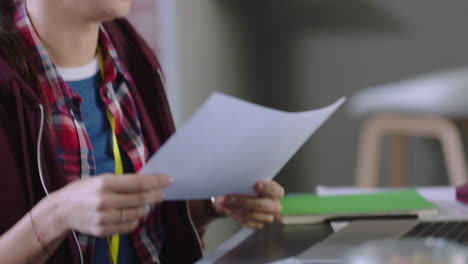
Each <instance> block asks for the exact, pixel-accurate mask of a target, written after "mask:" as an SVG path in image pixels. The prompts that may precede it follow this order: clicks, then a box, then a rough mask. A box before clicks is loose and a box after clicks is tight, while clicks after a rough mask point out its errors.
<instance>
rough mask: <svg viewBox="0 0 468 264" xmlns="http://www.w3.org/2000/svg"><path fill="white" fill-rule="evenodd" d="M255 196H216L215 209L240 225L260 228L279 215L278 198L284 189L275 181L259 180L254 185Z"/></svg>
mask: <svg viewBox="0 0 468 264" xmlns="http://www.w3.org/2000/svg"><path fill="white" fill-rule="evenodd" d="M254 188H255V191H256V192H257V196H247V195H227V196H223V197H219V198H216V210H217V211H218V213H220V214H225V215H226V216H229V217H232V218H233V219H234V220H236V221H237V222H239V223H241V224H242V225H244V226H246V227H250V228H254V229H260V228H262V227H263V225H264V224H269V223H273V222H274V221H275V219H276V217H277V216H279V215H281V204H280V202H279V201H280V199H281V198H283V196H284V189H283V187H281V185H279V184H278V183H277V182H275V181H259V182H257V183H256V184H255V186H254Z"/></svg>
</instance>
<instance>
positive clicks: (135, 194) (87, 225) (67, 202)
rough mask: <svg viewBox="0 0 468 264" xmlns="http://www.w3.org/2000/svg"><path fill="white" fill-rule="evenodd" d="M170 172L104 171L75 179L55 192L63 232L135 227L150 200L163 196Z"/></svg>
mask: <svg viewBox="0 0 468 264" xmlns="http://www.w3.org/2000/svg"><path fill="white" fill-rule="evenodd" d="M171 183H172V179H171V178H170V177H169V176H167V175H128V174H127V175H118V176H117V175H111V174H103V175H99V176H93V177H90V178H87V179H82V180H78V181H76V182H73V183H71V184H69V185H67V186H65V187H63V188H62V189H60V190H58V191H56V192H55V193H52V194H51V196H50V197H49V198H52V197H54V200H55V201H56V202H57V203H58V206H57V208H58V210H57V211H58V212H56V213H57V215H58V217H59V219H60V221H59V222H60V223H62V226H63V227H64V232H67V231H70V230H77V231H79V232H81V233H84V234H88V235H93V236H98V237H106V236H109V235H112V234H119V233H128V232H131V231H132V230H133V229H135V228H136V227H137V225H138V222H139V220H140V219H141V218H142V217H143V216H145V214H146V205H147V204H156V203H160V202H162V201H163V199H164V194H163V191H162V189H163V188H165V187H168V186H170V185H171Z"/></svg>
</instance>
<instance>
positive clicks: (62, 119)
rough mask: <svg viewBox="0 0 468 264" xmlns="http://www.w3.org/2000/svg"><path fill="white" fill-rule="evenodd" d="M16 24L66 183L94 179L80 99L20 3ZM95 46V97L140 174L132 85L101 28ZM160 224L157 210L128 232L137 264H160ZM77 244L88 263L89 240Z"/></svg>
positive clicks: (142, 150)
mask: <svg viewBox="0 0 468 264" xmlns="http://www.w3.org/2000/svg"><path fill="white" fill-rule="evenodd" d="M15 23H16V27H17V29H18V31H19V33H20V35H21V36H22V38H23V42H24V44H25V45H26V47H27V50H29V52H30V54H29V55H30V56H29V57H30V59H31V60H32V62H33V65H34V66H35V67H36V71H37V72H36V73H37V74H38V78H39V82H40V85H41V87H42V89H43V90H44V93H45V95H46V99H47V101H48V104H49V108H50V110H51V116H50V117H51V119H50V120H51V124H49V128H50V129H51V131H52V134H53V135H54V137H55V139H56V140H55V142H56V143H57V145H56V149H57V151H58V153H59V157H60V161H61V163H62V165H63V168H64V172H65V177H66V178H67V182H71V181H73V180H77V179H79V178H85V177H89V176H91V175H95V173H96V164H95V159H94V154H93V148H92V145H91V140H90V139H89V137H88V134H87V131H86V127H85V124H84V121H83V117H82V115H81V110H80V105H81V100H82V99H81V97H80V96H79V95H78V94H77V93H76V92H74V91H73V90H72V89H71V88H70V87H69V86H68V85H67V83H66V82H65V81H64V80H63V79H62V78H61V76H60V74H59V72H58V71H57V69H56V67H55V65H54V63H53V62H52V59H51V58H50V56H49V55H48V53H47V51H46V49H45V48H44V46H43V45H42V43H41V41H40V38H39V36H38V35H37V33H36V32H35V30H34V27H33V26H32V23H31V20H30V18H29V16H28V14H27V11H26V6H25V4H24V3H23V4H21V5H20V6H19V8H18V11H17V13H16V15H15ZM99 47H100V50H101V52H102V56H103V66H104V75H103V84H102V86H101V87H100V90H99V93H100V97H101V99H102V101H103V102H104V104H105V105H106V107H107V109H108V110H109V111H110V112H111V113H112V115H113V117H114V119H115V130H116V131H115V132H116V136H117V141H118V143H119V146H120V147H121V149H122V150H123V151H124V152H125V153H126V155H127V156H128V157H129V158H130V161H131V163H132V165H133V168H134V170H135V171H139V170H140V169H141V168H142V167H143V165H144V164H145V161H146V159H147V158H148V150H147V149H146V147H145V144H144V142H143V136H142V131H141V126H140V122H139V119H138V116H137V110H136V108H135V105H134V102H133V99H132V97H131V94H130V92H129V89H128V85H134V82H133V80H132V78H131V76H130V75H129V73H128V72H127V70H126V69H125V67H124V66H123V65H122V64H121V62H120V60H119V58H118V55H117V52H116V50H115V48H114V46H113V44H112V42H111V40H110V38H109V36H108V35H107V34H106V32H105V30H104V28H103V27H101V28H100V33H99ZM160 223H161V216H160V208H159V206H156V207H155V208H153V210H152V212H151V213H150V214H148V216H147V217H146V219H143V220H142V221H141V224H140V225H139V227H138V228H137V230H135V231H134V233H133V236H132V237H133V241H134V246H135V248H136V250H137V253H138V255H139V256H140V258H141V262H142V263H159V259H158V252H160V250H161V247H162V241H163V234H164V233H163V230H162V225H161V224H160ZM79 241H80V245H81V247H82V249H83V252H84V255H85V259H86V263H91V260H92V255H93V249H94V239H93V238H92V237H89V236H86V235H82V234H80V235H79Z"/></svg>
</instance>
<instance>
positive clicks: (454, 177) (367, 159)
mask: <svg viewBox="0 0 468 264" xmlns="http://www.w3.org/2000/svg"><path fill="white" fill-rule="evenodd" d="M418 94H419V95H420V96H416V95H418ZM421 97H422V98H424V100H420V98H421ZM464 101H465V102H464ZM350 106H351V111H352V112H354V114H357V115H364V116H367V117H366V120H365V123H364V126H363V128H362V131H361V135H360V139H359V140H360V142H359V146H358V156H357V167H356V185H357V186H359V187H376V186H377V184H378V175H379V172H380V161H381V153H382V144H383V138H384V136H389V137H390V140H391V150H390V152H391V155H390V169H391V172H390V185H391V186H393V187H401V186H407V185H408V168H409V166H408V137H409V136H419V137H430V138H435V139H437V140H439V141H440V143H441V146H442V152H443V156H444V160H445V163H446V168H447V174H448V181H449V184H451V185H454V186H457V185H461V184H464V183H466V182H467V181H468V174H467V164H466V158H465V151H464V145H463V137H462V131H467V129H466V128H467V124H468V122H467V120H468V69H462V70H455V71H449V72H443V73H437V74H431V75H425V76H423V77H420V78H415V79H410V80H405V81H400V82H396V83H393V84H389V85H384V86H381V87H377V88H374V89H369V90H364V91H362V92H360V93H358V94H357V95H355V96H353V97H352V98H351V100H350ZM460 128H462V129H460Z"/></svg>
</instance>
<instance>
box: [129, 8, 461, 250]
mask: <svg viewBox="0 0 468 264" xmlns="http://www.w3.org/2000/svg"><path fill="white" fill-rule="evenodd" d="M152 1H153V2H154V4H153V2H152ZM145 5H146V6H145ZM138 6H139V7H138ZM141 6H144V8H141ZM466 10H468V2H466V1H463V0H446V1H438V0H413V1H405V0H353V1H349V0H147V1H135V2H134V9H133V11H132V14H131V15H130V19H131V20H132V21H133V22H135V23H136V26H137V27H138V28H139V29H140V30H141V31H142V33H144V35H145V37H146V38H147V39H148V40H149V41H150V42H151V43H152V45H153V46H154V48H155V50H156V51H157V52H158V55H159V57H160V58H161V61H162V63H163V66H164V71H165V75H166V81H167V86H168V94H169V97H170V101H171V104H172V109H173V112H174V115H175V119H176V122H177V124H179V125H180V124H182V123H183V121H184V120H186V119H187V118H188V117H189V116H190V114H191V113H192V112H193V111H194V110H195V109H196V108H197V107H198V106H199V105H200V104H201V103H202V102H203V101H204V100H205V99H206V98H207V97H208V95H209V94H210V93H211V92H212V91H221V92H225V93H228V94H231V95H234V96H238V97H241V98H244V99H248V100H251V101H254V102H256V103H260V104H263V105H267V106H270V107H275V108H279V109H283V110H288V111H300V110H308V109H311V108H316V107H320V106H324V105H326V104H329V103H331V102H332V101H334V100H335V99H337V98H338V97H340V96H351V95H352V94H353V93H355V92H356V91H358V90H360V89H364V88H367V87H371V86H373V85H377V84H381V83H385V82H390V81H395V80H398V79H402V78H406V77H411V76H414V75H416V74H418V73H425V72H430V71H438V70H442V69H447V68H454V67H459V66H466V65H468V32H467V30H466V28H467V26H468V16H466V14H465V11H466ZM145 16H146V18H143V17H145ZM148 24H150V25H151V26H148ZM360 125H361V120H357V119H354V118H353V117H351V116H350V115H349V113H348V112H347V111H346V107H343V108H342V109H341V110H340V111H339V112H338V113H336V114H335V115H334V116H333V117H332V118H331V119H330V120H329V121H328V122H327V123H326V124H325V125H324V126H323V127H322V128H321V129H320V130H319V131H318V132H317V133H316V134H315V135H314V136H313V137H312V138H311V140H309V142H308V143H307V144H306V145H305V146H304V147H303V148H302V149H301V150H300V151H299V152H298V154H297V155H296V156H295V157H294V158H293V159H292V160H291V161H290V162H289V164H288V165H287V166H286V167H285V168H284V169H283V170H282V172H281V173H280V174H279V176H278V177H277V178H276V179H277V180H278V181H279V182H280V183H282V184H283V185H284V186H285V188H286V190H287V191H312V190H313V188H314V186H315V185H316V184H327V185H350V184H352V183H353V179H354V168H355V156H356V146H357V139H358V135H359V128H360ZM412 151H413V152H412V154H411V159H412V161H411V164H412V171H411V177H412V179H411V182H412V183H413V184H415V185H432V184H444V183H446V176H445V170H444V166H443V163H442V160H441V154H440V147H439V146H438V145H437V144H436V143H434V142H431V141H428V140H422V139H413V140H412ZM384 169H385V166H384ZM385 174H386V173H385V170H383V171H382V175H383V177H382V178H385ZM382 184H385V180H382ZM237 228H238V226H237V225H235V224H233V223H232V222H231V221H229V220H221V221H218V222H216V223H214V224H213V225H212V226H211V227H210V230H209V232H208V234H207V237H206V240H207V251H210V250H211V249H212V248H214V247H215V246H216V245H217V244H218V243H219V242H221V241H222V240H224V239H225V238H226V237H228V236H229V235H230V234H232V233H233V232H234V231H235V230H236V229H237Z"/></svg>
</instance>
